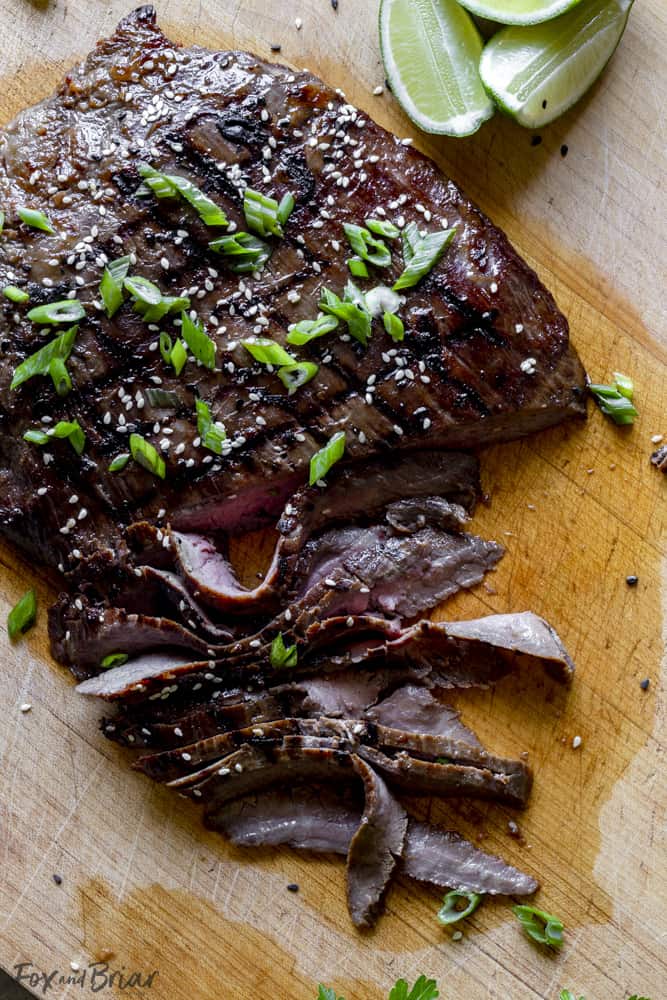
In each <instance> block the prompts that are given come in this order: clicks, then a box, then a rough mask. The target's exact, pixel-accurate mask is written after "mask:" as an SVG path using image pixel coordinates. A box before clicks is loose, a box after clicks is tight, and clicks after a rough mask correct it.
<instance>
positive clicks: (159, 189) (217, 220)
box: [139, 163, 228, 226]
mask: <svg viewBox="0 0 667 1000" xmlns="http://www.w3.org/2000/svg"><path fill="white" fill-rule="evenodd" d="M139 173H140V175H141V176H142V177H143V179H144V184H145V185H146V186H147V187H149V188H150V189H151V191H152V192H153V194H154V195H155V196H156V197H157V198H175V197H177V196H178V195H180V196H181V198H183V199H184V200H185V201H187V202H188V204H190V205H192V207H193V208H194V209H195V211H196V212H197V215H198V216H199V218H200V219H201V220H202V222H203V223H205V224H206V225H207V226H226V225H228V219H227V216H226V215H225V213H224V212H223V210H222V209H221V208H220V207H219V206H218V205H216V203H215V202H214V201H211V199H210V198H209V197H208V196H207V195H205V194H204V192H203V191H202V190H201V189H200V188H198V187H197V185H196V184H193V183H192V181H189V180H187V179H186V178H185V177H180V176H179V175H178V174H162V173H160V172H159V171H158V170H153V168H152V167H150V166H148V164H147V163H141V164H140V165H139ZM139 193H142V192H141V191H140V192H139Z"/></svg>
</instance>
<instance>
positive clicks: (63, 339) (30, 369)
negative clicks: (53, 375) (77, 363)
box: [10, 326, 78, 389]
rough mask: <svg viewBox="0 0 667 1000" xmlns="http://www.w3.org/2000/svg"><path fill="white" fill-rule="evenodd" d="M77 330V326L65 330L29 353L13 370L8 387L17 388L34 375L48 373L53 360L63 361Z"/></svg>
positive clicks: (66, 356)
mask: <svg viewBox="0 0 667 1000" xmlns="http://www.w3.org/2000/svg"><path fill="white" fill-rule="evenodd" d="M77 330H78V327H77V326H73V327H71V328H70V329H69V330H65V331H64V333H61V334H60V336H59V337H56V338H55V340H52V341H51V342H50V343H48V344H46V345H45V346H44V347H42V348H40V350H39V351H36V352H35V354H31V355H30V357H28V358H26V359H25V361H22V362H21V364H20V365H19V366H18V368H17V369H16V371H15V372H14V377H13V378H12V383H11V385H10V389H17V388H18V387H19V386H20V385H23V383H24V382H27V381H28V379H31V378H33V377H34V376H35V375H49V374H50V369H51V363H52V362H53V361H55V360H59V361H62V362H65V361H66V360H67V358H68V357H69V356H70V353H71V351H72V347H73V346H74V341H75V339H76V333H77Z"/></svg>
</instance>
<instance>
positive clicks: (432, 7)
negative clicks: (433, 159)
mask: <svg viewBox="0 0 667 1000" xmlns="http://www.w3.org/2000/svg"><path fill="white" fill-rule="evenodd" d="M482 44H483V43H482V39H481V37H480V35H479V32H478V31H477V28H476V27H475V25H474V24H473V21H472V18H471V17H470V15H469V14H468V12H467V11H465V10H463V8H462V7H460V6H459V5H458V3H457V2H456V0H382V2H381V4H380V48H381V50H382V60H383V62H384V70H385V73H386V75H387V79H388V80H389V83H390V84H391V89H392V90H393V92H394V96H395V97H396V98H397V100H398V102H399V104H400V105H401V107H402V108H403V110H404V111H405V113H406V114H407V115H409V116H410V118H411V119H412V120H413V122H414V123H415V125H417V126H418V127H419V128H420V129H422V131H424V132H434V133H436V134H438V135H456V136H461V135H471V134H472V133H473V132H476V131H477V129H478V128H479V127H480V125H481V124H482V122H485V121H486V120H487V119H488V118H491V116H492V115H493V111H494V107H493V102H492V101H490V100H489V98H488V96H487V94H486V92H485V90H484V87H483V86H482V81H481V80H480V78H479V69H478V67H479V58H480V55H481V53H482Z"/></svg>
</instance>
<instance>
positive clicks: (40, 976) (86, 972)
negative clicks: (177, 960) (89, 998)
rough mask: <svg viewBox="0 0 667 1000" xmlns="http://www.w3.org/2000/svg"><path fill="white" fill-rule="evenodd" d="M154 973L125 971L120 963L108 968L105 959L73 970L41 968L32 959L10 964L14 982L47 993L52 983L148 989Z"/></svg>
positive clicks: (94, 988)
mask: <svg viewBox="0 0 667 1000" xmlns="http://www.w3.org/2000/svg"><path fill="white" fill-rule="evenodd" d="M156 976H157V970H155V972H148V973H144V972H128V971H127V970H126V969H125V966H123V967H122V968H121V969H112V968H111V967H110V966H109V963H108V962H93V963H91V964H90V965H88V966H86V968H85V969H78V970H77V971H76V972H61V971H60V970H59V969H54V970H53V972H42V971H41V970H40V969H37V968H36V967H35V966H34V965H33V964H32V962H20V963H19V964H18V965H15V966H14V978H15V980H16V982H17V983H25V984H26V986H29V987H30V988H31V989H32V990H35V991H38V992H41V993H43V994H46V993H48V991H49V990H52V989H55V988H56V986H81V987H82V988H83V987H86V986H87V987H89V989H90V990H91V992H92V993H100V992H101V991H102V990H108V989H111V988H112V987H113V988H115V989H117V990H131V989H144V990H147V989H150V987H151V986H152V985H153V981H154V979H155V977H156Z"/></svg>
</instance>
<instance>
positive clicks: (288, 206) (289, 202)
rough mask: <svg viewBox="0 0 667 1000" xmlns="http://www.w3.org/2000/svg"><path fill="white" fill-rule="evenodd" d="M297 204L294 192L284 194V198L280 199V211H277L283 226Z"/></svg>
mask: <svg viewBox="0 0 667 1000" xmlns="http://www.w3.org/2000/svg"><path fill="white" fill-rule="evenodd" d="M295 205H296V201H295V200H294V195H293V194H289V193H288V194H284V195H283V196H282V198H281V199H280V203H279V205H278V211H277V213H276V215H277V217H278V222H279V223H280V225H281V226H284V225H285V223H286V222H287V220H288V219H289V217H290V215H291V214H292V212H293V211H294V206H295Z"/></svg>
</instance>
